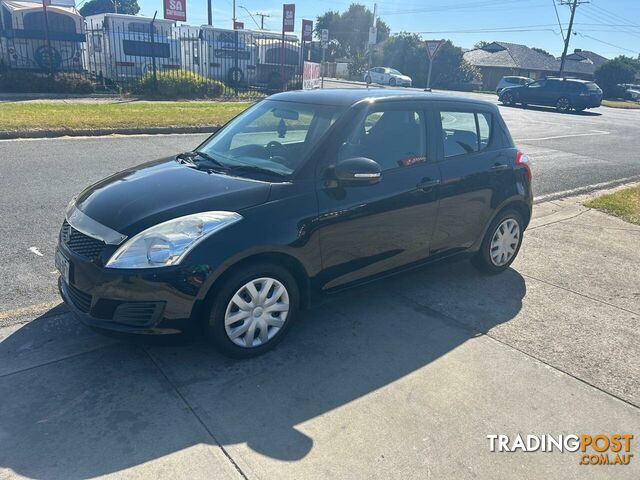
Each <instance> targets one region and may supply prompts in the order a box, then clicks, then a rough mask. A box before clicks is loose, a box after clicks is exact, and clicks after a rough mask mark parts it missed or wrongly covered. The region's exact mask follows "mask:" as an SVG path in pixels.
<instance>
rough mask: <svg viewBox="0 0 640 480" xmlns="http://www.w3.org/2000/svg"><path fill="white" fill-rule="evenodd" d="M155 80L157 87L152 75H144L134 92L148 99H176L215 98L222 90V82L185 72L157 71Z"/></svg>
mask: <svg viewBox="0 0 640 480" xmlns="http://www.w3.org/2000/svg"><path fill="white" fill-rule="evenodd" d="M156 78H157V85H154V79H153V73H151V72H149V73H147V74H145V75H144V76H143V77H142V78H141V79H140V81H139V82H138V86H137V88H136V92H137V93H140V94H143V95H148V96H150V97H157V98H162V99H177V98H215V97H219V96H220V95H222V92H223V90H224V84H223V83H222V82H219V81H217V80H209V79H208V78H205V77H203V76H202V75H198V74H197V73H193V72H189V71H187V70H162V71H161V70H158V71H157V73H156Z"/></svg>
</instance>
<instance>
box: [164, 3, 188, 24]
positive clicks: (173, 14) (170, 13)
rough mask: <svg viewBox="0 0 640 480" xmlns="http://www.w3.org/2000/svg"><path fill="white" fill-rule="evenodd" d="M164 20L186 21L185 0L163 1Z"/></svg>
mask: <svg viewBox="0 0 640 480" xmlns="http://www.w3.org/2000/svg"><path fill="white" fill-rule="evenodd" d="M164 18H166V19H167V20H177V21H179V22H186V21H187V0H164Z"/></svg>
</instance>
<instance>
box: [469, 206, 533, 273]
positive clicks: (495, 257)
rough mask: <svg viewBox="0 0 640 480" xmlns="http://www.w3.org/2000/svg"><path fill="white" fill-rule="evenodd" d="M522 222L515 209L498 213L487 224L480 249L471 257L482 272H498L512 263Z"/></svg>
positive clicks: (520, 236) (520, 239)
mask: <svg viewBox="0 0 640 480" xmlns="http://www.w3.org/2000/svg"><path fill="white" fill-rule="evenodd" d="M523 226H524V222H523V221H522V215H520V214H519V213H518V212H517V211H515V210H507V211H505V212H503V213H501V214H500V215H498V216H497V217H496V218H495V219H494V220H493V222H491V225H490V226H489V228H488V230H487V233H486V234H485V237H484V239H483V240H482V245H481V246H480V250H479V251H478V253H476V255H475V256H474V257H473V258H472V259H471V262H472V263H473V265H474V266H475V267H476V268H477V269H478V270H480V271H482V272H484V273H490V274H496V273H500V272H502V271H504V270H506V269H507V268H509V266H510V265H511V264H512V263H513V261H514V260H515V259H516V256H517V255H518V252H519V251H520V245H522V235H523V233H524V232H523Z"/></svg>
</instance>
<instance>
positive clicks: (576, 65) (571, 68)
mask: <svg viewBox="0 0 640 480" xmlns="http://www.w3.org/2000/svg"><path fill="white" fill-rule="evenodd" d="M607 62H608V60H607V59H606V58H604V57H603V56H602V55H598V54H597V53H594V52H590V51H589V50H576V51H574V52H573V53H571V54H568V55H567V61H566V62H565V65H564V71H565V72H567V73H586V74H591V75H593V73H594V72H595V71H596V69H597V68H598V67H600V66H601V65H604V64H605V63H607Z"/></svg>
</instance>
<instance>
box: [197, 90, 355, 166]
mask: <svg viewBox="0 0 640 480" xmlns="http://www.w3.org/2000/svg"><path fill="white" fill-rule="evenodd" d="M342 110H343V109H342V108H339V107H335V106H328V105H314V104H307V103H296V102H283V101H278V100H265V101H262V102H260V103H258V104H257V105H255V106H253V107H252V108H250V109H248V110H247V111H246V112H244V113H243V114H241V115H240V116H239V117H237V118H236V119H235V120H233V121H232V122H231V123H230V124H229V125H227V126H226V127H225V128H224V129H223V130H221V131H220V132H219V133H218V134H216V135H215V136H213V137H211V138H210V139H209V140H207V141H206V142H205V143H204V144H202V145H201V146H200V148H199V149H198V152H200V153H202V154H204V155H205V156H207V157H209V158H211V159H214V160H215V161H216V163H217V164H219V166H221V167H223V168H229V169H236V170H237V171H244V172H258V171H263V172H265V173H272V174H275V175H279V176H288V175H291V174H292V173H293V172H294V171H295V170H296V169H297V168H298V167H299V166H300V165H301V164H302V162H303V160H304V159H305V157H306V156H307V155H308V154H309V152H310V151H311V149H312V148H313V147H314V146H315V145H316V144H317V142H318V140H319V139H320V137H322V135H323V134H324V133H325V132H326V131H327V129H328V128H329V127H330V126H331V125H332V124H333V122H335V120H336V119H337V118H338V116H339V114H340V113H342Z"/></svg>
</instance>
